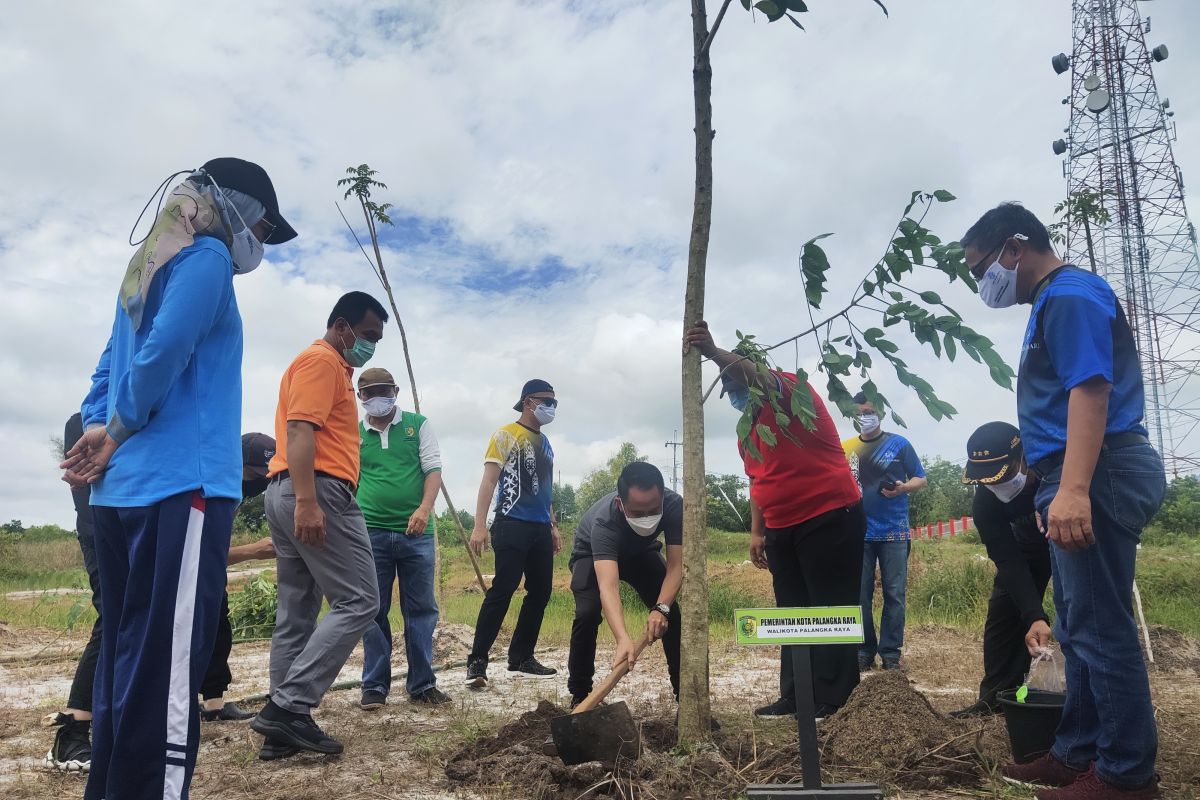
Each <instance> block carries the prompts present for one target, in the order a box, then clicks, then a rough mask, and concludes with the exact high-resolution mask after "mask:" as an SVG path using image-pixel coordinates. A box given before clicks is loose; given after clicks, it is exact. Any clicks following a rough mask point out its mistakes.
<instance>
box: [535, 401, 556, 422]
mask: <svg viewBox="0 0 1200 800" xmlns="http://www.w3.org/2000/svg"><path fill="white" fill-rule="evenodd" d="M556 410H557V409H556V408H555V407H554V406H543V405H536V406H534V407H533V418H534V419H536V420H537V423H538V425H549V424H550V423H551V422H554V412H555V411H556Z"/></svg>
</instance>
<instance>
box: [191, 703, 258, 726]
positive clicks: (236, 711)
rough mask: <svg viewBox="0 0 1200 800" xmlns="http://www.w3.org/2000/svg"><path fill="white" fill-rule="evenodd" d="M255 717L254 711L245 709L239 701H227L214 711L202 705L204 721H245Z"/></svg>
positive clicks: (202, 718) (201, 713) (201, 712)
mask: <svg viewBox="0 0 1200 800" xmlns="http://www.w3.org/2000/svg"><path fill="white" fill-rule="evenodd" d="M253 718H254V712H253V711H244V710H242V708H241V706H239V705H238V704H237V703H226V704H225V705H223V706H221V707H220V708H218V709H215V710H212V711H209V710H208V709H206V708H204V707H203V706H201V707H200V720H201V721H202V722H245V721H246V720H248V719H253Z"/></svg>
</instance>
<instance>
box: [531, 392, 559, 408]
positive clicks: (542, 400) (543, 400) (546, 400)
mask: <svg viewBox="0 0 1200 800" xmlns="http://www.w3.org/2000/svg"><path fill="white" fill-rule="evenodd" d="M525 399H526V400H532V401H533V402H534V405H539V406H550V407H551V408H558V401H557V400H555V399H554V398H553V397H534V396H533V395H530V396H529V397H526V398H525Z"/></svg>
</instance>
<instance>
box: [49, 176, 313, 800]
mask: <svg viewBox="0 0 1200 800" xmlns="http://www.w3.org/2000/svg"><path fill="white" fill-rule="evenodd" d="M295 236H296V232H295V230H293V229H292V227H291V226H290V225H288V224H287V222H286V221H285V220H284V219H283V217H282V216H280V214H279V203H278V201H277V200H276V198H275V189H274V187H273V186H272V184H271V179H270V178H268V177H267V173H266V172H265V171H264V170H263V168H262V167H260V166H258V165H257V164H252V163H251V162H249V161H243V160H242V159H240V158H217V159H213V160H212V161H209V162H208V163H207V164H205V165H204V166H203V167H201V168H200V169H199V170H197V171H195V172H192V173H191V174H190V175H189V176H188V177H187V178H186V179H185V180H184V181H183V182H182V183H180V184H179V185H178V186H176V187H175V188H174V189H172V190H171V192H170V193H169V195H168V196H167V197H166V199H165V202H164V203H163V208H162V211H161V213H159V215H158V217H157V218H156V219H155V220H154V223H153V225H152V227H151V229H150V233H149V234H148V235H147V237H146V238H145V239H144V240H143V242H142V243H141V245H140V247H139V248H138V250H137V252H136V253H134V255H133V258H132V259H131V260H130V262H129V266H128V268H127V270H126V272H125V276H124V278H123V280H122V281H121V286H120V290H119V293H118V302H117V304H116V313H115V318H114V320H113V325H112V333H111V336H110V337H109V339H108V345H107V346H106V347H105V348H104V352H103V354H101V356H100V360H99V363H98V364H97V366H96V371H95V374H94V375H93V376H92V386H91V390H90V391H89V392H88V395H87V397H86V399H84V401H83V405H82V408H81V409H80V414H81V417H82V421H83V427H84V429H85V433H84V434H83V436H82V437H80V439H79V441H78V442H77V443H76V444H75V446H74V447H72V448H71V450H70V451H69V452H68V453H67V456H66V459H65V460H64V461H63V463H62V467H63V469H64V470H66V473H65V475H64V479H65V480H66V481H67V482H68V483H70V484H71V485H72V486H80V487H82V486H84V485H86V484H91V487H92V490H91V504H92V511H93V516H94V520H95V528H96V532H95V540H96V556H97V563H98V564H99V568H100V570H99V571H100V605H101V609H102V615H103V618H104V625H103V629H102V632H101V640H100V657H99V662H98V664H97V667H96V678H95V688H94V690H93V709H92V713H93V715H94V719H93V723H92V732H93V736H92V758H91V775H90V777H89V780H88V785H87V790H86V791H85V793H84V797H85V798H86V800H131V799H133V798H138V799H140V798H145V800H151V798H153V800H179V798H182V797H187V792H188V784H189V783H190V781H191V777H192V768H193V767H194V766H195V763H196V750H197V748H198V747H199V743H200V734H199V720H198V716H199V712H198V707H197V704H196V695H197V693H198V692H199V690H200V683H201V679H202V677H203V675H204V672H205V669H206V668H207V666H208V663H209V657H210V655H211V653H212V650H213V642H214V639H215V636H216V628H217V617H218V614H219V612H220V608H221V596H222V594H223V592H224V590H225V565H226V556H227V554H228V551H229V537H230V533H231V530H232V527H233V513H234V509H235V508H236V507H237V504H238V502H239V501H240V500H241V497H242V481H241V476H242V454H241V422H242V406H241V404H242V379H241V375H242V318H241V316H240V315H239V314H238V307H237V299H236V297H235V296H234V291H233V276H234V275H238V274H244V273H247V272H250V271H251V270H253V269H255V268H256V267H257V266H258V265H259V263H260V261H261V260H262V255H263V245H264V244H279V243H281V242H286V241H288V240H290V239H292V238H294V237H295Z"/></svg>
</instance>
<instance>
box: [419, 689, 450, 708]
mask: <svg viewBox="0 0 1200 800" xmlns="http://www.w3.org/2000/svg"><path fill="white" fill-rule="evenodd" d="M408 699H409V701H410V702H413V703H420V704H422V705H427V706H444V705H446V703H453V702H454V701H453V700H451V699H450V698H449V697H448V696H447V695H446V693H445V692H443V691H442V690H441V689H439V688H438V687H436V686H430V687H429V688H428V689H426V690H425V691H423V692H421V693H420V694H414V695H412V696H411V697H409V698H408Z"/></svg>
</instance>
